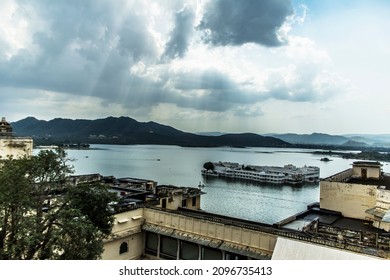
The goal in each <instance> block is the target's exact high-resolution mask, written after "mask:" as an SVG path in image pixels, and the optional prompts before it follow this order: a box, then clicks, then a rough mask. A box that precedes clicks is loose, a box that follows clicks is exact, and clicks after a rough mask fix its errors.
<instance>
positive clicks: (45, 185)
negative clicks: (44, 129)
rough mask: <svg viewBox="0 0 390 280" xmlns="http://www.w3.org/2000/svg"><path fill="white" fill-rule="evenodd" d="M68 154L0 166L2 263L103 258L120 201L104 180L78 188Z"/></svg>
mask: <svg viewBox="0 0 390 280" xmlns="http://www.w3.org/2000/svg"><path fill="white" fill-rule="evenodd" d="M72 172H73V170H72V167H71V166H70V165H69V164H68V159H67V158H66V154H65V153H64V151H63V150H58V151H51V150H48V151H41V152H40V153H39V154H38V155H35V156H32V157H30V158H22V159H13V158H8V159H5V160H2V161H1V163H0V259H19V260H22V259H88V260H92V259H98V258H100V256H101V253H102V252H103V240H104V238H106V237H107V236H108V235H109V234H110V232H111V228H112V224H113V219H114V218H113V216H112V213H111V212H110V209H109V203H110V202H111V201H115V200H116V197H115V195H114V194H113V193H111V192H109V190H108V188H107V187H106V186H104V185H103V184H101V183H100V182H93V183H83V184H77V185H75V184H74V183H72V181H71V180H69V176H70V175H71V174H72Z"/></svg>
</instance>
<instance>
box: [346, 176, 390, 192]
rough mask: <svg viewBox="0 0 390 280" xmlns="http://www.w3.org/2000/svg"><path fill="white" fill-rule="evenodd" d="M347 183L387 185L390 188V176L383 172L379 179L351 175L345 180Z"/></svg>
mask: <svg viewBox="0 0 390 280" xmlns="http://www.w3.org/2000/svg"><path fill="white" fill-rule="evenodd" d="M345 182H346V183H350V184H359V185H372V186H378V187H385V188H386V189H390V176H388V175H384V174H382V175H381V176H380V177H379V178H378V179H375V178H366V179H363V178H359V177H350V178H348V179H346V180H345Z"/></svg>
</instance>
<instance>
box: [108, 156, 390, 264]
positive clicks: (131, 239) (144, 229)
mask: <svg viewBox="0 0 390 280" xmlns="http://www.w3.org/2000/svg"><path fill="white" fill-rule="evenodd" d="M358 166H360V167H362V165H361V164H358V163H357V164H356V168H358ZM364 166H366V165H364ZM375 166H376V165H375V164H374V166H373V167H372V168H373V169H375ZM354 171H355V172H357V171H358V170H354ZM363 172H366V171H363ZM349 173H350V174H353V170H351V171H350V172H349ZM371 174H373V175H371ZM377 174H378V173H377V172H376V171H375V170H367V175H368V177H369V178H371V176H376V175H377ZM336 175H337V174H336ZM338 177H339V175H337V176H336V177H335V178H338ZM355 177H356V176H355ZM335 178H334V180H335ZM134 180H138V183H137V184H138V186H137V184H136V183H134V182H137V181H134ZM325 180H329V179H328V178H327V179H325ZM103 181H104V182H106V183H109V184H110V185H111V186H112V187H114V188H116V190H117V191H118V192H119V195H121V196H123V195H124V196H125V197H126V198H125V200H124V201H125V204H124V205H122V206H124V208H122V209H121V211H118V212H116V213H115V224H114V227H113V231H112V235H111V236H110V238H108V239H107V240H106V242H105V246H104V253H103V255H102V259H107V260H116V259H122V260H124V259H172V260H173V259H183V260H189V259H192V260H209V259H215V260H218V259H260V260H261V259H265V260H267V259H310V258H314V257H315V258H314V259H329V260H331V259H350V260H351V259H378V258H379V259H389V258H390V250H389V245H390V236H389V235H388V234H387V233H386V232H385V231H384V230H382V229H378V228H376V227H374V226H372V222H371V221H368V220H362V219H359V218H356V217H355V216H354V217H348V216H344V215H343V213H342V212H340V211H339V210H340V209H339V208H337V209H322V208H321V207H320V204H319V203H314V204H313V205H308V208H307V210H305V211H303V212H302V213H297V214H296V215H294V216H292V217H288V218H286V219H285V220H283V221H280V222H278V223H275V224H272V225H270V224H263V223H258V222H253V221H247V220H242V219H236V218H232V217H227V216H222V215H217V214H213V213H207V212H204V211H202V210H201V209H200V198H201V195H202V194H203V192H202V190H201V189H198V188H182V187H181V188H178V187H174V186H158V185H157V184H156V183H154V182H152V181H145V182H143V183H142V180H139V179H130V178H127V179H119V180H116V179H109V180H103ZM321 184H322V183H321ZM126 185H127V186H131V187H126ZM338 189H339V190H338V191H336V193H337V192H339V193H341V194H342V193H343V192H342V190H343V188H341V187H340V186H339V187H338ZM347 189H349V187H347ZM327 191H328V190H325V193H322V195H321V197H322V198H323V199H322V200H321V201H322V202H323V203H324V202H325V201H327V200H328V199H333V198H331V197H334V196H337V194H336V193H334V194H333V195H330V194H329V196H328V195H327V194H326V192H327ZM340 191H341V192H340ZM328 197H329V198H328ZM343 199H346V197H344V198H340V201H339V203H341V202H342V200H343ZM382 200H383V199H382ZM362 201H364V199H362ZM328 203H330V202H328ZM339 203H335V204H323V205H326V206H327V207H328V208H333V206H337V205H338V204H339ZM346 203H349V202H348V201H347V202H346ZM126 205H127V206H126ZM373 205H375V204H373ZM367 209H372V208H369V207H367ZM367 209H366V210H367ZM363 212H364V211H363ZM347 214H348V212H347ZM309 249H310V251H312V252H316V253H315V254H314V255H313V254H312V253H309V252H308V251H307V250H309ZM313 250H314V251H313Z"/></svg>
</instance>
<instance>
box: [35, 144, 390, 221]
mask: <svg viewBox="0 0 390 280" xmlns="http://www.w3.org/2000/svg"><path fill="white" fill-rule="evenodd" d="M36 152H37V150H35V151H34V153H36ZM311 152H312V150H306V149H291V148H288V149H287V148H230V147H220V148H185V147H178V146H161V145H128V146H127V145H124V146H121V145H91V148H90V149H89V150H67V153H68V157H69V158H71V159H73V160H74V161H73V162H72V164H73V166H74V170H75V174H89V173H100V174H101V175H103V176H110V175H112V176H115V177H118V178H120V177H133V178H140V179H150V180H154V181H157V182H158V184H165V185H175V186H185V187H197V186H198V185H199V183H203V184H204V185H205V187H204V188H203V190H204V192H206V194H204V195H203V196H202V199H201V207H202V209H203V210H205V211H208V212H212V213H216V214H221V215H227V216H232V217H237V218H242V219H246V220H252V221H257V222H263V223H270V224H272V223H274V222H277V221H280V220H282V219H284V218H287V217H288V216H291V215H293V214H295V213H297V212H300V211H303V210H305V209H306V206H307V205H308V204H310V203H313V202H318V201H319V184H318V183H315V184H307V185H303V186H289V185H266V184H256V183H248V182H235V181H226V180H223V179H219V178H212V179H207V180H206V179H205V178H203V177H202V175H201V169H202V167H203V164H204V163H205V162H207V161H230V162H238V163H240V164H245V165H247V164H251V165H274V166H283V165H285V164H293V165H295V166H297V167H302V166H304V165H314V166H318V167H320V176H321V178H325V177H328V176H330V175H333V174H335V173H338V172H340V171H343V170H345V169H348V168H350V166H351V164H352V162H353V161H355V160H348V159H342V158H340V157H329V158H330V159H332V161H330V162H324V161H320V159H321V155H314V154H312V153H311ZM383 169H384V171H386V172H389V166H388V165H384V166H383Z"/></svg>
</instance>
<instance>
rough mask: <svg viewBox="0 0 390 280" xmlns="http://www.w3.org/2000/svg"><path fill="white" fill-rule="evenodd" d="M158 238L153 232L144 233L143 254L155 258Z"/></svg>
mask: <svg viewBox="0 0 390 280" xmlns="http://www.w3.org/2000/svg"><path fill="white" fill-rule="evenodd" d="M157 248H158V236H157V234H156V233H153V232H149V231H147V232H146V244H145V253H147V254H150V255H153V256H157Z"/></svg>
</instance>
